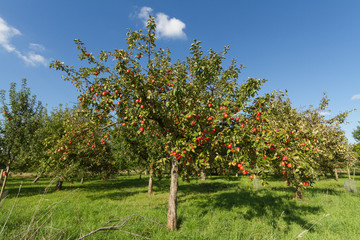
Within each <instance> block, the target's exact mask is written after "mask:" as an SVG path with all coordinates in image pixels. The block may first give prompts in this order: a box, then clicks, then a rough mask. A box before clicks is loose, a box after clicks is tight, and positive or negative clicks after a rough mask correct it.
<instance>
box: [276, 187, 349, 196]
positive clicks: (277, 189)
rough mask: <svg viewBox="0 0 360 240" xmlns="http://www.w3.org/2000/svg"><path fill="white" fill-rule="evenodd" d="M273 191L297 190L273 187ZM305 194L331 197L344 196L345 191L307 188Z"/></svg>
mask: <svg viewBox="0 0 360 240" xmlns="http://www.w3.org/2000/svg"><path fill="white" fill-rule="evenodd" d="M271 190H274V191H282V192H294V191H295V190H294V189H293V188H291V187H271ZM304 192H305V193H310V194H315V193H316V194H318V193H321V194H324V193H325V194H329V195H340V194H343V193H344V192H343V191H340V190H336V189H331V188H319V187H311V188H307V189H306V190H305V191H304Z"/></svg>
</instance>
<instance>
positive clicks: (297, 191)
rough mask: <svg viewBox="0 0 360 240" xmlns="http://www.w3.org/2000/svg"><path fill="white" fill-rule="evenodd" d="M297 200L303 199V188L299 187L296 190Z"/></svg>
mask: <svg viewBox="0 0 360 240" xmlns="http://www.w3.org/2000/svg"><path fill="white" fill-rule="evenodd" d="M295 199H300V200H301V199H302V193H301V188H300V187H297V188H296V194H295Z"/></svg>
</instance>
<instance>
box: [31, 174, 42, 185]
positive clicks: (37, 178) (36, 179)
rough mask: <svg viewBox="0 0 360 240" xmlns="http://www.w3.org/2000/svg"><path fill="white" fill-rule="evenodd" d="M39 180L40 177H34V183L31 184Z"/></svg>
mask: <svg viewBox="0 0 360 240" xmlns="http://www.w3.org/2000/svg"><path fill="white" fill-rule="evenodd" d="M40 178H41V175H39V176H36V178H35V179H34V181H33V182H32V183H33V184H34V183H36V182H37V181H38V180H39V179H40Z"/></svg>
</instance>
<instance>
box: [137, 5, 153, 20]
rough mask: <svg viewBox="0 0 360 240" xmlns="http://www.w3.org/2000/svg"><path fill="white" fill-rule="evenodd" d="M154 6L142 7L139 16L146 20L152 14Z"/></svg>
mask: <svg viewBox="0 0 360 240" xmlns="http://www.w3.org/2000/svg"><path fill="white" fill-rule="evenodd" d="M152 11H153V10H152V8H151V7H142V8H141V10H140V12H139V14H138V17H139V18H141V19H144V20H145V21H146V19H148V17H149V16H150V13H151V12H152Z"/></svg>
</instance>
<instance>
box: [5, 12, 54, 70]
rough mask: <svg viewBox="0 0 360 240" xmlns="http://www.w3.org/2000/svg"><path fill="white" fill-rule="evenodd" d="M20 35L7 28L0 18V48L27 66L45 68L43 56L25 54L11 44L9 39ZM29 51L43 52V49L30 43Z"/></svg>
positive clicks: (13, 29) (9, 27)
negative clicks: (41, 66) (12, 54)
mask: <svg viewBox="0 0 360 240" xmlns="http://www.w3.org/2000/svg"><path fill="white" fill-rule="evenodd" d="M18 35H21V32H20V31H19V30H18V29H16V28H14V27H11V26H9V25H8V24H7V23H6V22H5V20H4V19H2V18H1V17H0V46H1V47H3V48H4V49H5V50H6V51H7V52H9V53H14V54H15V55H16V56H17V57H19V58H20V59H22V60H23V61H24V62H25V63H26V64H27V65H30V66H37V65H38V64H41V65H44V66H47V65H48V60H46V59H45V58H44V57H43V56H41V55H39V54H36V53H35V52H33V51H30V52H28V53H26V54H24V53H22V52H20V51H19V50H18V49H17V48H16V47H15V46H13V45H12V44H11V38H13V37H14V36H18ZM29 47H30V49H33V50H34V51H35V50H38V51H39V50H40V51H43V50H45V48H44V47H43V46H42V45H40V44H36V43H30V45H29Z"/></svg>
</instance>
